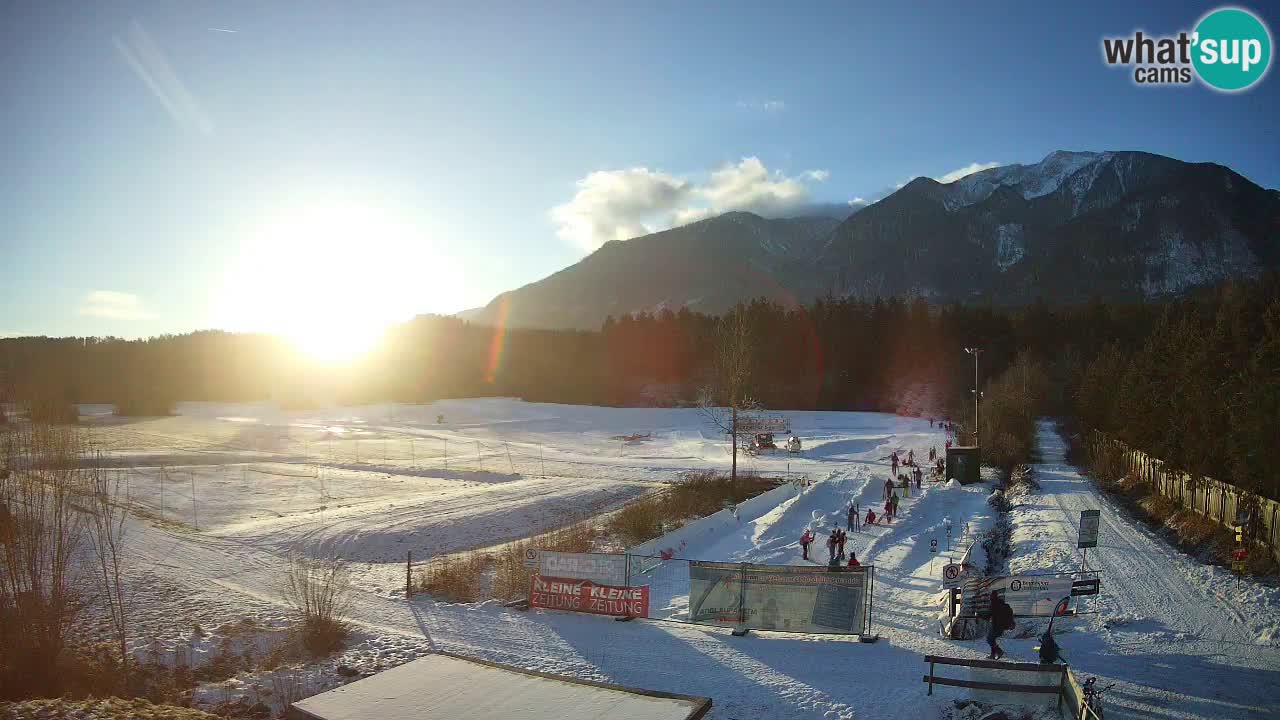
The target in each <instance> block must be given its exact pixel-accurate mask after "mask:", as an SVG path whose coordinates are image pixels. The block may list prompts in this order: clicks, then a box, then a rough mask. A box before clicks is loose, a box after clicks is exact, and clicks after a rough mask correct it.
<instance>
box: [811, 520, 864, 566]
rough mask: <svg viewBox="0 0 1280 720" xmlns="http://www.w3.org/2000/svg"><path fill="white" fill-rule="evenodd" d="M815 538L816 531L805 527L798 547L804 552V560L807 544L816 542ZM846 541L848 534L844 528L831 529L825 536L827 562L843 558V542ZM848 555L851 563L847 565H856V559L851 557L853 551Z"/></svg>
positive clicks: (838, 560) (836, 561) (835, 561)
mask: <svg viewBox="0 0 1280 720" xmlns="http://www.w3.org/2000/svg"><path fill="white" fill-rule="evenodd" d="M817 540H818V535H817V533H815V532H814V531H813V530H811V529H809V528H805V531H804V534H802V535H801V536H800V548H801V549H802V550H803V552H804V559H805V560H808V559H809V546H810V545H812V544H813V543H815V542H817ZM848 541H849V535H848V533H846V532H845V531H844V530H841V529H840V528H834V529H832V530H831V534H830V535H828V536H827V562H828V564H830V563H839V562H840V561H841V560H844V559H845V548H844V546H845V543H847V542H848ZM849 555H850V561H851V564H850V565H849V567H856V563H857V560H856V559H855V558H853V557H852V555H853V553H852V552H850V553H849Z"/></svg>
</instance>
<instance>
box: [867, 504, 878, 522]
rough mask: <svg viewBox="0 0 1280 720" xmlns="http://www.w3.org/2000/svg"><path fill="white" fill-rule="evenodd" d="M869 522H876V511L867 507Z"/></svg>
mask: <svg viewBox="0 0 1280 720" xmlns="http://www.w3.org/2000/svg"><path fill="white" fill-rule="evenodd" d="M867 524H868V525H875V524H876V511H875V510H872V509H871V508H867Z"/></svg>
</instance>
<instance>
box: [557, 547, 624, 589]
mask: <svg viewBox="0 0 1280 720" xmlns="http://www.w3.org/2000/svg"><path fill="white" fill-rule="evenodd" d="M536 552H537V554H538V566H537V567H538V574H539V575H543V576H545V577H558V578H573V579H575V580H590V581H591V582H593V583H595V584H597V585H617V586H619V587H621V586H625V585H626V584H627V556H626V555H611V554H608V553H565V552H554V551H551V550H538V551H536Z"/></svg>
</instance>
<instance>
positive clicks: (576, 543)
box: [490, 520, 599, 600]
mask: <svg viewBox="0 0 1280 720" xmlns="http://www.w3.org/2000/svg"><path fill="white" fill-rule="evenodd" d="M598 535H599V532H598V530H597V528H596V526H595V523H593V522H591V521H590V520H586V521H582V522H576V523H573V524H571V525H567V526H565V527H563V528H560V529H558V530H553V531H551V532H549V533H546V534H545V535H539V536H537V537H534V538H530V539H528V540H521V541H519V542H515V543H512V544H510V545H507V546H506V547H504V548H503V549H502V551H501V552H499V553H498V554H497V555H496V556H495V557H494V568H493V583H492V585H491V586H490V595H491V596H492V597H494V598H497V599H499V600H512V599H514V598H520V597H524V596H525V595H527V594H528V592H529V579H530V577H531V576H532V575H533V571H532V570H530V569H529V568H526V567H525V566H524V556H525V551H526V550H530V549H537V550H554V551H556V552H575V553H581V552H591V550H592V545H593V544H594V542H595V539H596V537H597V536H598Z"/></svg>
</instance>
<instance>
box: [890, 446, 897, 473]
mask: <svg viewBox="0 0 1280 720" xmlns="http://www.w3.org/2000/svg"><path fill="white" fill-rule="evenodd" d="M889 463H890V464H891V465H892V466H893V474H894V475H897V474H898V451H897V450H894V451H893V455H891V456H889Z"/></svg>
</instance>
